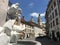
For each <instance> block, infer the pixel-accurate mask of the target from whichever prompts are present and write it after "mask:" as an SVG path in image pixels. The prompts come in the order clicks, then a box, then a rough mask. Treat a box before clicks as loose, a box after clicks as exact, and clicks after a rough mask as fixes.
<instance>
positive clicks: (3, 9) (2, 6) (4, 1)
mask: <svg viewBox="0 0 60 45" xmlns="http://www.w3.org/2000/svg"><path fill="white" fill-rule="evenodd" d="M7 9H8V0H0V26H3V24H4V23H5V20H6V16H7Z"/></svg>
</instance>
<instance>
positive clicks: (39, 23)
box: [38, 14, 42, 27]
mask: <svg viewBox="0 0 60 45" xmlns="http://www.w3.org/2000/svg"><path fill="white" fill-rule="evenodd" d="M38 25H39V26H41V27H42V19H41V17H40V14H39V16H38Z"/></svg>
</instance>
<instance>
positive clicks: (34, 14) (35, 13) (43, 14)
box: [30, 12, 45, 17]
mask: <svg viewBox="0 0 60 45" xmlns="http://www.w3.org/2000/svg"><path fill="white" fill-rule="evenodd" d="M30 15H31V16H33V17H38V15H39V13H37V12H33V13H31V14H30ZM40 16H41V17H44V16H45V12H44V13H41V14H40Z"/></svg>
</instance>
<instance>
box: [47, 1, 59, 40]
mask: <svg viewBox="0 0 60 45" xmlns="http://www.w3.org/2000/svg"><path fill="white" fill-rule="evenodd" d="M59 12H60V0H50V2H49V4H48V7H47V10H46V20H47V21H48V22H46V24H47V25H48V26H47V28H49V29H48V30H47V31H49V37H50V38H53V39H57V40H59V38H60V36H59V35H60V34H59V32H60V13H59Z"/></svg>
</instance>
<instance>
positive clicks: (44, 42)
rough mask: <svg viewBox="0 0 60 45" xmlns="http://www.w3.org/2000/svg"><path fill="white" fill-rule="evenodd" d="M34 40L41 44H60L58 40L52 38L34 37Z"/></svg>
mask: <svg viewBox="0 0 60 45" xmlns="http://www.w3.org/2000/svg"><path fill="white" fill-rule="evenodd" d="M36 41H39V42H41V44H42V45H60V42H58V41H54V40H52V39H48V38H46V37H44V38H36Z"/></svg>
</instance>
